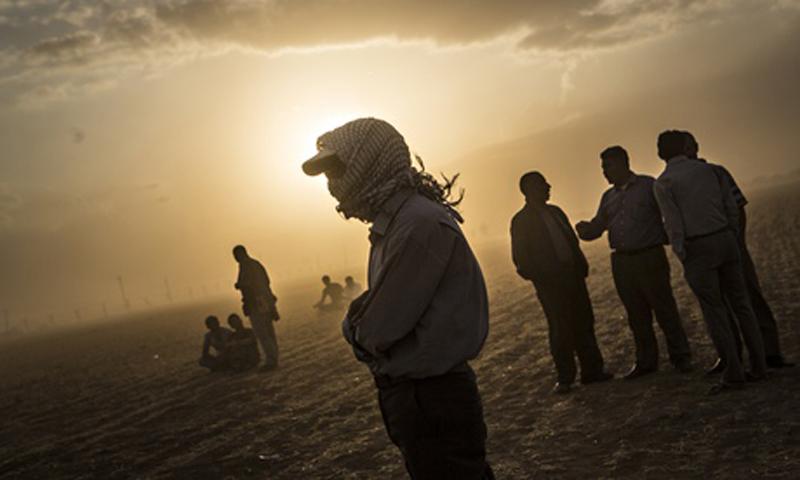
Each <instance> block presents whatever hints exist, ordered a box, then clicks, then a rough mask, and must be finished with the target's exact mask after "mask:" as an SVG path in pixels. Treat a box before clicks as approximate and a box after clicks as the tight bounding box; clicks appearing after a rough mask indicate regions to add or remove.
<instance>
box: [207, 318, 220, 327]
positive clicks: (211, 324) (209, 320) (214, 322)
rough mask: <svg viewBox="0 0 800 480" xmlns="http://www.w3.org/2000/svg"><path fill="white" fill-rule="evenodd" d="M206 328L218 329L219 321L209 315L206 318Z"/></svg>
mask: <svg viewBox="0 0 800 480" xmlns="http://www.w3.org/2000/svg"><path fill="white" fill-rule="evenodd" d="M206 327H208V328H215V327H219V319H218V318H217V317H215V316H214V315H209V316H207V317H206Z"/></svg>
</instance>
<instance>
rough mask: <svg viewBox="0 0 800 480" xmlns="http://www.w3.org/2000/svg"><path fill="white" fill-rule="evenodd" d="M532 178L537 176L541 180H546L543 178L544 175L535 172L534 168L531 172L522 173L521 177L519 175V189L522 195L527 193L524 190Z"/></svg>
mask: <svg viewBox="0 0 800 480" xmlns="http://www.w3.org/2000/svg"><path fill="white" fill-rule="evenodd" d="M534 178H539V179H541V180H542V181H546V180H545V179H544V175H542V174H541V173H539V172H537V171H535V170H534V171H532V172H528V173H526V174H524V175H522V176H521V177H519V191H520V192H522V194H523V195H527V193H526V192H525V190H526V189H527V188H528V185H529V184H530V183H531V181H532V180H533V179H534Z"/></svg>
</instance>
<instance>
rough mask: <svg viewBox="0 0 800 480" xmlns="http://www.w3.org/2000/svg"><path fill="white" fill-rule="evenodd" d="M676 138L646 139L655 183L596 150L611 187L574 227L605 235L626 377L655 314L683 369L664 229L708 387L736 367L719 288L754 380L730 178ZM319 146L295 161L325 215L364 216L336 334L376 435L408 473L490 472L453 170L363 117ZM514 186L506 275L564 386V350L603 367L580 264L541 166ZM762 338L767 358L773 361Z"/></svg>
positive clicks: (471, 284)
mask: <svg viewBox="0 0 800 480" xmlns="http://www.w3.org/2000/svg"><path fill="white" fill-rule="evenodd" d="M688 139H689V136H688V134H687V133H685V132H675V131H670V132H665V133H664V134H662V135H661V136H660V137H659V141H658V145H659V156H660V157H661V158H663V159H664V160H666V161H667V162H668V166H667V169H666V171H665V172H664V174H662V175H661V177H659V179H658V180H653V179H652V178H650V177H646V176H642V175H636V174H634V173H633V172H631V171H630V168H629V166H628V158H627V154H626V153H625V152H624V150H623V149H622V148H620V147H616V148H611V149H608V150H607V151H605V152H604V153H603V165H604V171H606V175H607V177H608V179H609V181H610V182H611V183H612V184H613V185H614V186H613V188H612V189H611V190H609V192H607V194H606V195H604V196H603V201H602V202H601V206H600V210H599V212H598V215H597V217H596V218H594V219H593V220H591V221H589V222H581V223H579V224H578V225H577V230H578V233H579V234H580V236H581V237H583V238H585V239H587V240H588V239H592V238H597V237H598V236H600V235H601V234H602V232H603V231H605V230H608V231H609V232H610V234H609V240H610V242H611V246H612V248H613V249H614V251H615V252H614V255H613V266H614V279H615V282H616V284H617V288H618V291H619V293H620V297H621V298H622V300H623V303H624V304H625V307H626V309H627V310H628V313H629V319H630V323H631V327H632V329H633V331H634V336H635V338H636V346H637V362H636V365H635V367H634V368H633V369H632V370H631V372H630V373H629V374H628V377H629V378H635V377H638V376H641V375H645V374H647V373H650V372H653V371H655V369H656V368H657V363H658V353H657V350H656V345H657V343H656V341H655V337H654V333H653V328H652V316H653V312H655V316H656V319H657V321H658V322H659V324H660V326H661V327H662V329H663V330H664V331H665V333H666V334H667V337H668V341H667V344H668V346H669V350H670V359H671V361H672V363H673V364H674V365H675V367H676V368H677V369H678V370H680V371H683V372H686V371H689V370H691V368H692V366H691V358H690V352H689V346H688V341H687V339H686V334H685V332H684V331H683V328H682V325H681V320H680V315H679V313H678V310H677V306H676V304H675V299H674V297H673V295H672V290H671V286H670V282H669V263H668V262H667V258H666V254H665V252H664V248H663V245H664V244H665V243H666V242H667V240H669V241H670V243H671V244H672V245H673V249H674V250H675V252H676V253H677V254H678V256H679V258H680V259H681V260H682V261H683V262H684V268H685V272H686V277H687V279H688V280H689V284H690V286H691V287H692V289H693V291H694V292H695V293H696V295H697V296H698V298H699V299H700V302H701V306H702V307H703V313H704V316H705V318H706V322H707V324H708V326H709V331H710V333H711V334H712V337H713V338H714V342H715V345H717V348H718V349H719V353H720V357H721V359H722V361H723V363H724V373H723V381H722V382H721V383H720V384H719V385H718V386H716V388H715V389H714V393H717V392H720V391H723V390H726V389H729V388H738V387H740V386H741V385H742V384H743V383H744V381H745V380H747V379H748V376H746V375H745V373H744V370H743V368H742V366H741V361H740V359H739V357H738V353H737V351H736V346H735V340H734V338H735V337H734V335H733V332H732V330H733V328H732V326H731V325H732V323H731V322H732V320H730V319H729V318H728V317H727V311H726V306H725V305H726V303H725V302H726V301H727V303H728V304H730V305H731V309H732V311H733V312H734V314H735V316H736V319H735V321H733V322H734V323H735V322H738V326H739V328H740V329H741V332H742V335H743V336H744V339H745V344H746V345H747V347H748V352H749V353H750V357H751V363H752V369H751V371H750V372H749V378H750V379H752V380H758V379H761V378H764V376H765V372H766V366H767V359H766V357H765V353H764V344H763V340H762V334H761V332H760V331H759V329H758V328H757V323H756V319H755V315H754V314H753V309H752V306H751V304H752V302H753V300H751V299H750V296H749V295H748V293H747V287H746V286H745V285H746V284H745V274H744V273H743V271H742V261H741V257H742V255H743V253H742V252H744V244H743V243H741V242H742V239H743V236H742V235H738V236H737V233H741V232H740V228H739V222H738V217H737V216H736V215H735V213H734V212H733V211H732V206H734V201H733V199H732V197H733V196H732V193H731V192H732V189H733V185H732V184H731V182H730V180H729V179H726V178H725V176H724V175H722V173H721V172H722V169H721V168H719V167H716V166H713V165H710V164H707V163H704V162H703V161H701V160H697V159H693V158H690V157H691V147H690V146H689V145H690V142H689V141H688ZM317 150H318V153H317V155H315V156H314V157H313V158H311V159H309V160H308V161H306V162H305V163H304V164H303V171H304V172H305V173H306V174H308V175H320V174H324V175H325V176H326V177H327V180H328V190H329V191H330V193H331V195H332V196H333V197H334V198H335V199H336V200H337V201H338V205H337V207H336V209H337V210H338V211H339V213H341V214H343V215H344V217H345V218H348V219H349V218H355V219H358V220H360V221H362V222H364V223H366V224H369V241H370V252H369V264H368V288H367V290H366V291H365V292H364V293H363V294H361V295H360V296H359V297H357V298H356V299H355V300H353V301H352V302H351V304H350V306H349V308H348V310H347V313H346V315H345V318H344V320H343V322H342V333H343V335H344V337H345V339H346V340H347V342H348V343H349V344H350V345H351V347H352V350H353V354H354V356H355V357H356V358H357V359H358V360H359V361H361V362H363V363H365V364H366V365H367V366H368V367H369V369H370V371H371V373H372V375H373V378H374V383H375V386H376V388H377V391H378V404H379V407H380V411H381V415H382V417H383V421H384V426H385V428H386V431H387V433H388V435H389V438H390V439H391V441H392V442H393V443H394V444H395V445H396V446H397V447H398V448H399V449H400V452H401V453H402V455H403V459H404V461H405V466H406V469H407V470H408V473H409V475H410V476H411V478H413V479H415V480H419V479H436V480H441V479H459V480H489V479H493V478H494V474H493V472H492V469H491V467H490V466H489V463H488V462H487V460H486V450H485V443H486V434H487V433H486V425H485V423H484V420H483V407H482V402H481V398H480V395H479V393H478V387H477V380H476V376H475V373H474V372H473V370H472V368H471V367H470V365H469V363H468V362H469V361H470V360H472V359H474V358H475V357H476V356H477V355H478V353H479V352H480V350H481V348H482V346H483V343H484V341H485V339H486V337H487V334H488V329H489V324H488V300H487V293H486V285H485V282H484V279H483V275H482V273H481V269H480V266H479V264H478V261H477V259H476V258H475V256H474V254H473V253H472V250H471V249H470V246H469V244H468V242H467V240H466V237H465V236H464V234H463V232H462V230H461V228H460V226H459V224H460V223H461V222H462V221H463V219H462V218H461V215H460V214H459V212H458V211H457V210H456V207H457V205H458V203H459V202H460V198H457V199H455V200H454V199H452V198H451V190H452V187H453V182H454V179H448V178H446V177H445V178H444V181H439V180H437V179H435V178H434V177H433V176H431V175H430V174H428V173H427V172H426V171H425V170H424V166H423V165H422V164H421V162H420V168H419V169H417V168H415V167H414V166H413V165H412V163H411V155H410V152H409V149H408V146H407V145H406V143H405V140H404V139H403V136H402V135H401V134H400V133H399V132H397V130H395V129H394V127H392V126H391V125H390V124H388V123H387V122H385V121H382V120H378V119H375V118H360V119H357V120H354V121H351V122H348V123H346V124H344V125H342V126H340V127H338V128H336V129H334V130H331V131H329V132H327V133H325V134H323V135H322V136H320V137H319V138H318V140H317ZM695 150H696V149H695ZM520 188H521V190H522V192H523V194H524V195H525V197H526V206H525V208H523V209H522V210H521V211H520V212H519V213H518V214H517V215H516V216H515V217H514V219H513V221H512V240H513V242H512V243H513V257H514V262H515V263H516V265H517V268H518V271H519V274H520V275H521V276H522V277H524V278H526V279H528V280H531V281H532V282H533V284H534V285H535V287H536V290H537V294H538V296H539V298H540V300H541V302H542V305H543V307H544V311H545V314H546V316H547V320H548V325H549V327H550V328H549V330H550V345H551V350H552V353H553V357H554V360H555V363H556V369H557V370H558V375H559V379H558V380H559V381H558V384H557V386H556V391H557V392H558V393H564V392H568V391H569V389H570V386H571V385H572V383H573V382H574V380H575V378H576V375H577V367H576V365H575V360H574V356H575V354H577V356H578V359H579V362H580V367H581V368H580V378H581V381H582V383H592V382H602V381H606V380H610V379H611V378H613V375H612V374H610V373H608V372H607V371H606V370H605V369H604V366H603V357H602V354H601V353H600V349H599V348H598V345H597V340H596V338H595V334H594V317H593V313H592V306H591V302H590V300H589V295H588V291H587V288H586V282H585V278H586V276H587V275H588V271H589V267H588V263H587V261H586V258H585V257H584V256H583V253H582V252H581V249H580V246H579V241H578V238H577V236H576V233H575V231H574V230H573V229H572V226H571V225H570V223H569V220H568V219H567V216H566V215H565V214H564V212H563V211H561V210H560V209H559V208H558V207H556V206H553V205H549V204H548V203H547V202H548V200H549V193H550V185H548V184H547V181H546V180H545V178H544V176H542V175H541V174H540V173H538V172H531V173H529V174H526V175H524V176H523V177H522V179H521V180H520ZM654 192H655V193H654ZM662 217H663V219H664V223H663V224H662ZM754 286H755V287H757V282H756V283H755V284H754ZM751 294H754V293H753V292H751ZM764 305H766V304H764ZM772 323H773V324H774V320H773V322H772ZM771 328H772V329H773V331H774V325H773V326H772V327H771ZM775 340H776V343H775V345H774V347H775V348H776V349H775V350H773V351H771V353H770V355H771V356H770V358H771V360H770V361H771V362H772V363H773V365H774V366H783V365H786V363H785V362H784V361H783V358H782V357H781V356H780V352H779V351H778V350H777V337H775Z"/></svg>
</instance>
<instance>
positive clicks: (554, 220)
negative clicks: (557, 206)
mask: <svg viewBox="0 0 800 480" xmlns="http://www.w3.org/2000/svg"><path fill="white" fill-rule="evenodd" d="M538 210H539V212H540V215H541V216H542V221H543V222H544V226H545V228H546V229H547V233H548V235H549V236H550V241H552V242H553V249H554V250H555V252H556V258H558V261H559V262H562V263H573V262H574V260H575V259H574V254H573V253H572V247H570V245H569V239H568V238H567V235H566V233H565V231H564V229H565V228H566V229H571V228H572V227H571V226H570V225H564V223H563V222H562V220H561V219H560V218H558V217H556V216H555V215H554V214H553V212H552V211H550V210H549V209H546V208H540V209H538Z"/></svg>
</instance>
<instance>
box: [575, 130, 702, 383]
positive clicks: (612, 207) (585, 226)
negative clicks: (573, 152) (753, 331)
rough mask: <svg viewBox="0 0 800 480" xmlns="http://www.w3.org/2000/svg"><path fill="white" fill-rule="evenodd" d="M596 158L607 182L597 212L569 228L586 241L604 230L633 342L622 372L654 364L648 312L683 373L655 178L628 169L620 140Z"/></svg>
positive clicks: (685, 352)
mask: <svg viewBox="0 0 800 480" xmlns="http://www.w3.org/2000/svg"><path fill="white" fill-rule="evenodd" d="M600 158H601V159H602V166H603V176H605V177H606V180H608V183H610V184H611V185H612V187H611V188H609V189H608V190H606V192H605V193H604V194H603V196H602V198H601V199H600V207H599V208H598V209H597V215H595V217H594V218H593V219H592V220H591V221H588V222H585V221H584V222H578V224H577V225H576V226H575V230H577V232H578V236H579V237H580V238H581V239H582V240H587V241H588V240H595V239H597V238H599V237H600V236H601V235H602V234H603V232H605V231H608V243H609V245H610V246H611V249H612V250H613V252H612V253H611V272H612V274H613V277H614V285H615V286H616V287H617V294H618V295H619V298H620V300H622V303H623V305H624V306H625V311H626V312H627V314H628V325H629V326H630V328H631V331H632V332H633V338H634V341H635V343H636V363H635V365H634V366H633V368H632V369H631V370H630V371H629V372H628V374H627V375H625V378H626V379H629V380H630V379H634V378H638V377H641V376H642V375H647V374H648V373H652V372H655V371H656V370H658V342H657V341H656V335H655V332H654V331H653V313H654V312H655V317H656V321H657V322H658V325H659V327H661V331H662V332H664V336H665V337H666V340H667V350H668V351H669V358H670V362H671V363H672V365H673V366H675V368H676V369H677V370H678V371H680V372H682V373H687V372H689V371H691V370H692V366H691V353H690V351H689V341H688V340H687V338H686V333H685V332H684V330H683V325H682V324H681V317H680V314H679V313H678V306H677V304H676V303H675V297H674V296H673V295H672V285H671V284H670V268H669V261H668V260H667V255H666V253H665V252H664V244H665V243H667V234H666V233H665V232H664V227H663V224H662V223H661V212H660V211H659V210H658V204H657V203H656V199H655V196H654V195H653V183H654V182H655V179H654V178H653V177H650V176H647V175H638V174H636V173H634V172H632V171H631V169H630V160H629V158H628V152H626V151H625V149H624V148H622V147H620V146H613V147H609V148H607V149H605V150H603V152H602V153H601V154H600Z"/></svg>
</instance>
